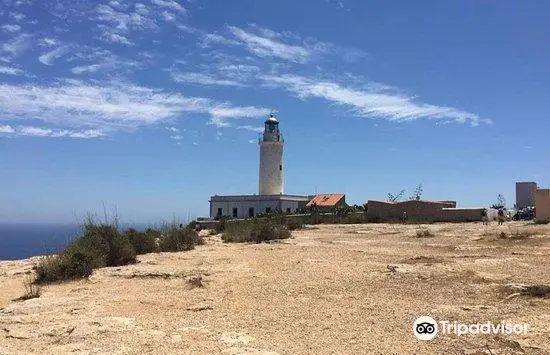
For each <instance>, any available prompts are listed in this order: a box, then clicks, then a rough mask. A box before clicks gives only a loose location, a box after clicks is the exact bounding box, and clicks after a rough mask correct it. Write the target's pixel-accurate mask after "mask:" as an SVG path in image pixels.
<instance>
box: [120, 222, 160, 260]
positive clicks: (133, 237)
mask: <svg viewBox="0 0 550 355" xmlns="http://www.w3.org/2000/svg"><path fill="white" fill-rule="evenodd" d="M124 236H125V237H126V238H128V240H129V241H130V244H132V246H133V247H134V250H135V251H136V254H137V255H141V254H147V253H153V252H156V251H158V246H157V239H159V238H160V236H161V234H160V232H159V231H156V230H153V229H151V228H149V229H147V230H146V231H145V232H138V231H136V230H135V229H134V228H130V229H127V230H125V231H124Z"/></svg>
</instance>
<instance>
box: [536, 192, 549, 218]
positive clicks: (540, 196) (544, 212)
mask: <svg viewBox="0 0 550 355" xmlns="http://www.w3.org/2000/svg"><path fill="white" fill-rule="evenodd" d="M535 212H536V216H535V220H536V222H537V223H548V222H550V189H538V190H537V192H536V211H535Z"/></svg>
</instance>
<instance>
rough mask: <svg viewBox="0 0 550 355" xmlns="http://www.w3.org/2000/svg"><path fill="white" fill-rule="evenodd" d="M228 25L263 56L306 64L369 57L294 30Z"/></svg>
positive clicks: (354, 49)
mask: <svg viewBox="0 0 550 355" xmlns="http://www.w3.org/2000/svg"><path fill="white" fill-rule="evenodd" d="M228 28H229V31H230V32H231V33H232V34H233V35H234V36H235V37H236V38H237V40H238V41H240V42H241V43H242V44H243V45H244V46H246V48H247V49H248V50H249V51H250V52H252V53H254V54H256V55H257V56H260V57H273V58H278V59H284V60H287V61H290V62H295V63H306V62H310V61H312V60H314V59H321V58H323V57H338V58H341V59H343V60H345V61H349V62H353V61H356V60H359V59H362V58H364V57H366V56H367V54H366V53H365V52H363V51H361V50H359V49H356V48H348V47H342V46H338V45H335V44H333V43H330V42H321V41H318V40H316V39H315V38H311V37H306V38H302V37H301V36H300V35H298V34H295V33H292V32H276V31H273V30H271V29H268V28H263V27H261V26H258V25H254V24H253V25H251V26H250V29H249V30H244V29H242V28H239V27H235V26H229V27H228ZM222 38H223V37H222ZM289 42H290V43H289ZM220 43H224V41H220ZM231 44H233V43H231Z"/></svg>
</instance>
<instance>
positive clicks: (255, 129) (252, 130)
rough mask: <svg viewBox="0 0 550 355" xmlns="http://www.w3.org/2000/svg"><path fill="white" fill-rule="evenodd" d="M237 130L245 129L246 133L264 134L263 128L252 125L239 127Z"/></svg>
mask: <svg viewBox="0 0 550 355" xmlns="http://www.w3.org/2000/svg"><path fill="white" fill-rule="evenodd" d="M237 129H244V130H245V131H251V132H263V130H264V129H263V128H262V127H254V126H250V125H244V126H237Z"/></svg>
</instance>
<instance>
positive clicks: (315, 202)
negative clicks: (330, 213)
mask: <svg viewBox="0 0 550 355" xmlns="http://www.w3.org/2000/svg"><path fill="white" fill-rule="evenodd" d="M306 206H307V207H313V206H316V207H317V208H318V209H320V210H323V209H332V208H337V207H347V204H346V195H344V194H321V195H316V196H314V197H313V198H312V199H311V200H310V201H309V202H308V203H307V205H306Z"/></svg>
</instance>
